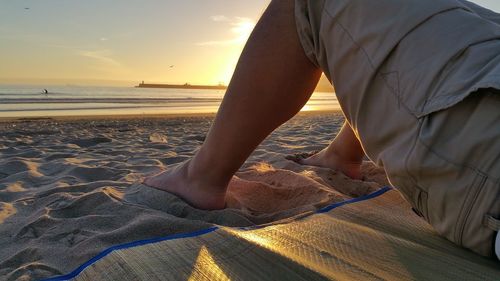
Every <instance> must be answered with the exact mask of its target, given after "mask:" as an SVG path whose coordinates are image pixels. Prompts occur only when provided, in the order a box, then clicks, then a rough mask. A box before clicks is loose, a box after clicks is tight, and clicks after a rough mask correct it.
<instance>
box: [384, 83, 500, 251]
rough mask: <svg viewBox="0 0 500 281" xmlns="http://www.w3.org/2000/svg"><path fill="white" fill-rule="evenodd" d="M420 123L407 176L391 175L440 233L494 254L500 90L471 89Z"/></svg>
mask: <svg viewBox="0 0 500 281" xmlns="http://www.w3.org/2000/svg"><path fill="white" fill-rule="evenodd" d="M418 126H419V130H418V134H417V136H416V137H415V141H414V143H413V145H412V148H411V150H410V152H409V153H408V154H407V155H408V157H407V158H406V163H405V166H406V167H405V168H406V174H404V173H402V172H401V170H398V172H397V174H392V173H391V171H388V176H389V178H394V179H395V180H394V181H395V182H394V184H395V185H396V187H400V190H401V191H402V192H403V193H404V195H405V197H406V198H407V199H408V200H409V201H410V203H412V205H413V206H414V208H415V209H416V211H417V213H418V214H419V215H421V216H422V217H423V218H425V219H426V220H427V221H428V222H429V223H430V224H431V225H432V226H433V227H434V229H436V231H438V233H440V234H441V235H443V236H444V237H446V238H447V239H449V240H450V241H452V242H454V243H456V244H458V245H460V246H463V247H465V248H468V249H471V250H473V251H474V252H476V253H478V254H481V255H483V256H488V257H494V256H495V253H494V247H495V245H494V243H495V232H496V231H498V230H499V226H500V221H499V220H498V219H499V218H500V91H498V90H493V89H491V90H479V91H478V92H475V93H471V94H470V95H469V96H468V97H467V98H466V99H465V100H463V101H462V102H460V103H458V104H456V105H455V106H453V107H451V108H449V109H446V110H442V111H438V112H435V113H431V114H429V115H427V116H425V117H423V118H422V119H419V124H418ZM408 145H410V144H408Z"/></svg>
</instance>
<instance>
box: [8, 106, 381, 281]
mask: <svg viewBox="0 0 500 281" xmlns="http://www.w3.org/2000/svg"><path fill="white" fill-rule="evenodd" d="M212 121H213V116H186V117H182V116H176V117H169V118H167V117H163V118H147V119H144V118H130V117H129V118H113V119H111V118H103V119H88V118H87V119H82V120H78V119H74V118H73V119H67V120H54V119H41V120H21V121H19V120H18V121H14V120H9V121H8V122H0V132H1V134H0V249H1V250H0V279H1V280H36V279H40V278H45V277H52V276H55V275H60V274H66V273H69V272H70V271H72V270H74V269H75V268H76V267H78V266H79V265H81V264H82V263H84V262H86V261H87V260H89V259H90V258H92V257H94V256H95V255H97V254H98V253H99V252H101V251H102V250H104V249H106V248H108V247H110V246H113V245H116V244H121V243H126V242H131V241H136V240H140V239H148V238H154V237H159V236H167V235H170V234H176V233H185V232H191V231H196V230H200V229H204V228H207V227H210V226H212V225H213V224H218V225H224V226H252V225H261V224H268V223H273V222H277V221H279V220H282V219H286V218H290V217H293V216H297V215H302V214H305V213H308V212H312V211H315V210H317V209H318V208H321V207H324V206H326V205H328V204H332V203H334V202H339V201H343V200H346V199H350V198H353V197H357V196H360V195H365V194H368V193H370V192H373V191H375V190H377V189H379V188H380V187H381V186H383V185H387V184H388V183H387V181H386V178H385V176H384V174H383V172H382V171H381V170H380V169H377V168H375V167H374V166H373V165H371V164H369V163H365V164H364V167H363V173H364V177H365V178H364V181H356V180H351V179H349V178H347V177H346V176H344V175H343V174H341V173H338V172H336V171H332V170H330V169H325V168H318V167H310V166H302V165H299V164H297V163H296V162H294V161H292V160H289V159H287V158H290V157H289V156H291V155H294V154H297V153H303V152H311V151H315V150H319V149H322V148H323V147H324V146H325V145H327V144H328V143H329V141H330V140H331V138H332V137H333V136H334V135H335V133H336V132H337V131H338V130H339V129H340V127H341V125H342V123H343V119H342V115H341V114H339V113H307V114H301V115H299V116H297V117H295V118H294V119H292V120H291V121H290V122H288V123H287V124H285V125H283V126H282V127H281V128H279V129H278V130H277V131H276V132H274V133H273V134H272V135H271V136H270V137H269V138H268V139H267V140H266V141H264V143H262V145H261V146H259V148H258V149H257V150H256V151H255V152H254V153H253V154H252V156H251V157H250V158H249V160H248V161H247V162H246V163H245V164H244V166H243V167H242V168H241V170H240V171H239V172H238V173H237V175H236V176H235V178H234V179H233V181H232V182H231V184H230V187H229V192H228V197H227V204H228V208H227V209H225V210H220V211H201V210H197V209H195V208H193V207H191V206H189V205H187V204H186V203H184V202H183V201H182V200H180V199H179V198H177V197H175V196H173V195H171V194H168V193H165V192H162V191H159V190H156V189H152V188H149V187H147V186H144V185H142V184H140V182H141V181H142V179H143V177H144V175H147V174H150V173H155V172H158V171H160V170H163V169H168V168H169V166H171V165H175V164H176V163H180V162H182V161H184V160H186V159H188V158H189V157H190V156H192V155H193V153H194V151H195V150H196V148H197V147H199V146H200V145H201V144H202V142H203V140H204V137H205V134H206V132H207V130H208V129H209V127H210V124H211V122H212Z"/></svg>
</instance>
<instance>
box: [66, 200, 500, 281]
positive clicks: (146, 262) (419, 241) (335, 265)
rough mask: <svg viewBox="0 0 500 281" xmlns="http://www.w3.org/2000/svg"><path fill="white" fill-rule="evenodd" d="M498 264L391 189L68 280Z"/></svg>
mask: <svg viewBox="0 0 500 281" xmlns="http://www.w3.org/2000/svg"><path fill="white" fill-rule="evenodd" d="M499 276H500V265H499V264H498V262H495V261H493V260H488V259H485V258H481V257H479V256H477V255H475V254H473V253H471V252H469V251H466V250H463V249H461V248H458V247H457V246H454V245H453V244H452V243H450V242H447V241H446V240H444V239H443V238H440V237H439V236H438V235H436V234H435V233H434V231H433V230H432V229H431V228H430V227H429V226H428V225H427V224H425V223H424V222H423V221H422V220H421V219H420V218H418V217H417V216H416V215H414V214H413V213H412V212H411V211H410V208H409V206H408V205H407V203H406V202H405V201H404V200H402V198H401V196H400V195H399V193H398V192H397V191H395V190H392V191H389V192H388V193H385V194H384V195H382V196H380V197H377V198H375V199H370V200H368V201H364V202H359V203H354V204H351V205H347V206H343V207H340V208H337V209H334V210H332V211H330V212H328V213H325V214H316V215H312V216H310V217H306V218H304V219H301V220H298V221H292V222H288V223H283V224H276V225H272V226H268V227H265V228H261V229H256V230H248V231H243V230H237V229H233V228H221V229H219V230H217V231H215V232H212V233H210V234H206V235H203V236H200V237H196V238H186V239H178V240H170V241H164V242H159V243H156V244H151V245H146V246H140V247H136V248H131V249H126V250H120V251H115V252H112V253H111V254H109V255H108V256H106V257H105V258H104V259H102V260H100V261H98V262H97V263H95V264H94V265H92V266H91V267H89V268H87V269H86V270H84V271H83V272H82V273H81V274H80V275H79V276H78V277H77V278H76V279H75V280H148V281H149V280H326V279H334V280H453V281H454V280H498V277H499Z"/></svg>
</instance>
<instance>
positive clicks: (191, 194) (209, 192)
mask: <svg viewBox="0 0 500 281" xmlns="http://www.w3.org/2000/svg"><path fill="white" fill-rule="evenodd" d="M189 163H190V161H187V162H184V163H182V164H179V165H177V166H175V167H173V168H171V169H169V170H166V171H164V172H161V173H159V174H157V175H154V176H151V177H147V178H146V179H145V180H144V181H143V184H145V185H147V186H149V187H153V188H156V189H159V190H162V191H166V192H169V193H172V194H174V195H176V196H179V197H180V198H181V199H183V200H184V201H186V202H187V203H188V204H190V205H191V206H193V207H195V208H198V209H202V210H220V209H224V208H225V205H226V192H225V187H220V186H210V185H209V184H208V183H206V182H203V179H201V178H196V179H194V180H191V179H190V178H189V177H188V167H189Z"/></svg>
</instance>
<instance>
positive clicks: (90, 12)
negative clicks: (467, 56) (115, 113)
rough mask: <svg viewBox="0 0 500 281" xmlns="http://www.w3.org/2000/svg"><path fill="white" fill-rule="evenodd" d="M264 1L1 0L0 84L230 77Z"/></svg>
mask: <svg viewBox="0 0 500 281" xmlns="http://www.w3.org/2000/svg"><path fill="white" fill-rule="evenodd" d="M269 2H270V0H252V1H248V0H210V1H204V0H182V1H181V0H143V1H139V0H120V1H116V0H115V1H111V0H85V1H74V0H72V1H69V0H67V1H63V0H31V1H28V0H16V1H11V0H0V83H3V84H6V83H8V84H20V83H29V84H66V83H71V84H99V85H121V86H130V85H133V84H137V83H138V82H140V81H141V80H145V81H146V82H165V83H186V82H189V83H192V84H217V83H220V82H222V83H226V84H227V83H228V81H229V79H230V77H231V73H232V71H233V69H234V67H235V64H236V61H237V59H238V56H239V53H240V52H241V49H242V48H243V45H244V42H245V41H246V39H247V37H248V35H249V33H250V32H251V30H252V28H253V26H254V25H255V22H256V21H257V19H258V18H259V16H260V14H262V12H263V10H264V9H265V7H266V6H267V4H268V3H269ZM473 2H476V3H479V4H483V5H485V6H487V7H489V8H491V9H494V10H496V11H497V12H499V11H500V1H498V0H482V1H480V0H476V1H473Z"/></svg>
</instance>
